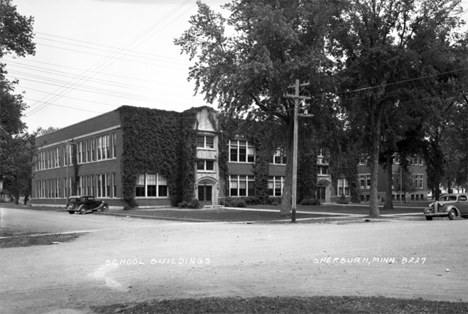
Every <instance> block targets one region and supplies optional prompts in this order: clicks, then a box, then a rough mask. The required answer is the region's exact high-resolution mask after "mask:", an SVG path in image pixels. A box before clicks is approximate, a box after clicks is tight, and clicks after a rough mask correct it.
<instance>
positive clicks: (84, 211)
mask: <svg viewBox="0 0 468 314" xmlns="http://www.w3.org/2000/svg"><path fill="white" fill-rule="evenodd" d="M80 214H82V215H84V214H86V206H81V207H80Z"/></svg>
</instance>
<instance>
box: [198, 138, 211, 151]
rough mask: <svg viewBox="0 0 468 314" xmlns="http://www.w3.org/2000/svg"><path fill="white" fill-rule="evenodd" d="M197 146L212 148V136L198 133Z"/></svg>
mask: <svg viewBox="0 0 468 314" xmlns="http://www.w3.org/2000/svg"><path fill="white" fill-rule="evenodd" d="M197 147H200V148H214V137H213V136H205V135H198V136H197Z"/></svg>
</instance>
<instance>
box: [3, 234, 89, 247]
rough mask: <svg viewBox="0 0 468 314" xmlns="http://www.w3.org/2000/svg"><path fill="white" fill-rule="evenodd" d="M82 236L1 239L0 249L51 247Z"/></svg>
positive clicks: (39, 236) (54, 235)
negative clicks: (35, 246) (34, 246)
mask: <svg viewBox="0 0 468 314" xmlns="http://www.w3.org/2000/svg"><path fill="white" fill-rule="evenodd" d="M81 235H82V234H79V233H73V234H48V235H38V236H28V235H25V236H16V237H10V238H3V239H0V248H11V247H25V246H33V245H51V244H59V243H61V242H68V241H73V240H75V239H76V238H78V237H80V236H81Z"/></svg>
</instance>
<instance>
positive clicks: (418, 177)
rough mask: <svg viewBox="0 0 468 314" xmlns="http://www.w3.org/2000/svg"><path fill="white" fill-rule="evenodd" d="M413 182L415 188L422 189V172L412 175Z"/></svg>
mask: <svg viewBox="0 0 468 314" xmlns="http://www.w3.org/2000/svg"><path fill="white" fill-rule="evenodd" d="M413 182H414V185H415V187H416V188H417V189H423V188H424V175H423V174H416V175H414V177H413Z"/></svg>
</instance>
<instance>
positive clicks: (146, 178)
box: [135, 174, 168, 197]
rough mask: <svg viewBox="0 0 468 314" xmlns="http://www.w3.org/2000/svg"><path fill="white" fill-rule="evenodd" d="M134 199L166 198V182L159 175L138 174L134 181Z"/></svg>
mask: <svg viewBox="0 0 468 314" xmlns="http://www.w3.org/2000/svg"><path fill="white" fill-rule="evenodd" d="M135 196H136V197H167V196H168V189H167V180H166V178H165V177H164V176H162V175H160V174H139V175H138V176H137V179H136V188H135Z"/></svg>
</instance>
